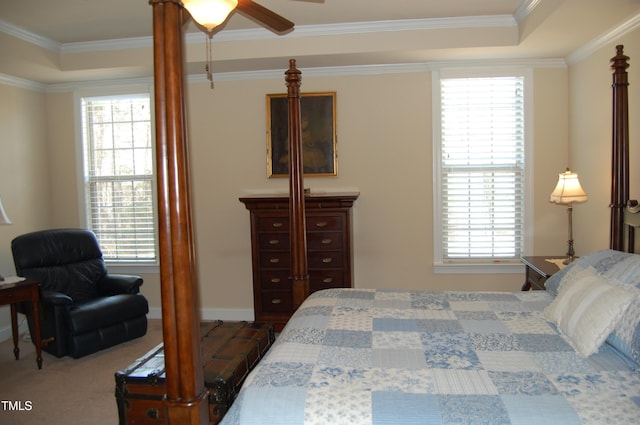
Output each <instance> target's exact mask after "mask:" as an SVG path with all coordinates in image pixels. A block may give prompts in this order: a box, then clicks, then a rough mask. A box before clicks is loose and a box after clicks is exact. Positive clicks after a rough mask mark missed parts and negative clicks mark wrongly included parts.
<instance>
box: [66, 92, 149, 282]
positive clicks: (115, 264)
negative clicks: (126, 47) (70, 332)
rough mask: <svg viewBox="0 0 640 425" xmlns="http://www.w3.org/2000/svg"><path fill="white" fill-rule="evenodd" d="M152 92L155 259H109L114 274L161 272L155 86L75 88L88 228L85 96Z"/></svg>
mask: <svg viewBox="0 0 640 425" xmlns="http://www.w3.org/2000/svg"><path fill="white" fill-rule="evenodd" d="M142 94H144V95H148V96H149V99H150V102H149V105H150V111H149V113H150V118H151V123H150V125H151V141H152V144H151V145H152V146H151V150H152V155H153V158H152V166H153V173H152V177H151V185H152V202H153V221H154V236H155V258H154V259H153V260H149V261H140V262H136V261H113V260H110V259H108V258H105V263H106V264H107V266H108V268H109V270H110V271H111V272H113V273H136V274H137V273H159V271H160V252H159V240H158V239H159V232H158V200H157V170H156V157H155V151H156V144H155V113H154V100H153V99H154V93H153V90H152V86H151V85H149V84H134V85H126V86H116V85H114V86H105V87H98V88H82V89H78V90H75V91H74V110H75V114H74V115H75V123H76V125H75V133H76V136H75V139H76V164H77V176H78V178H77V194H78V212H79V218H80V223H81V225H82V226H84V227H85V228H87V229H91V227H90V219H89V208H88V206H89V201H88V199H87V187H86V186H87V183H88V180H87V176H86V164H85V147H84V134H83V131H84V129H83V120H84V116H83V114H84V110H83V107H82V100H83V99H84V98H92V97H93V98H97V97H127V96H130V95H131V96H133V95H142Z"/></svg>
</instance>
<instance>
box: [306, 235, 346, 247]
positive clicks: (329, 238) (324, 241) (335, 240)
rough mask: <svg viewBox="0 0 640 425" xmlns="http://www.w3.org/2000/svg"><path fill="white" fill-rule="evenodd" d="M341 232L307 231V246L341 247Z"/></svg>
mask: <svg viewBox="0 0 640 425" xmlns="http://www.w3.org/2000/svg"><path fill="white" fill-rule="evenodd" d="M342 237H343V236H342V232H309V233H307V248H308V249H310V250H324V249H342V248H343V246H342Z"/></svg>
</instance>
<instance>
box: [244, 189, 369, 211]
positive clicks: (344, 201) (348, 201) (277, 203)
mask: <svg viewBox="0 0 640 425" xmlns="http://www.w3.org/2000/svg"><path fill="white" fill-rule="evenodd" d="M359 195H360V192H317V193H314V192H312V193H309V194H306V195H305V196H304V199H305V204H306V205H307V206H308V207H312V208H313V207H314V206H318V207H321V206H323V205H324V206H335V207H338V206H340V207H351V206H352V205H353V201H355V200H356V199H358V196H359ZM239 200H240V202H242V203H244V204H245V205H246V207H247V208H248V209H253V208H270V207H271V208H282V207H283V206H285V205H286V206H287V207H288V205H289V194H288V193H276V194H274V193H271V194H255V195H248V196H243V197H241V198H239Z"/></svg>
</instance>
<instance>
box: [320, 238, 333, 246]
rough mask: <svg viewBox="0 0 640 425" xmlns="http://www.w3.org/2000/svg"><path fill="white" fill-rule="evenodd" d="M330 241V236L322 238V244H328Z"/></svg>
mask: <svg viewBox="0 0 640 425" xmlns="http://www.w3.org/2000/svg"><path fill="white" fill-rule="evenodd" d="M331 242H332V240H331V238H326V239H323V240H322V244H323V245H329V244H330V243H331Z"/></svg>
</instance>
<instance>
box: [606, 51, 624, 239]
mask: <svg viewBox="0 0 640 425" xmlns="http://www.w3.org/2000/svg"><path fill="white" fill-rule="evenodd" d="M623 47H624V46H622V45H618V46H616V56H614V57H613V58H611V62H612V65H611V68H612V69H613V85H612V87H613V121H612V126H613V127H612V137H613V140H612V155H611V204H610V205H609V207H610V208H611V226H610V241H609V242H610V244H609V247H610V248H611V249H615V250H619V251H623V250H624V227H625V226H624V208H625V206H626V203H627V201H628V200H629V107H628V102H629V98H628V87H629V82H628V79H627V68H629V63H628V61H629V57H628V56H625V55H624V54H623V53H622V50H623Z"/></svg>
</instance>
